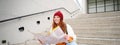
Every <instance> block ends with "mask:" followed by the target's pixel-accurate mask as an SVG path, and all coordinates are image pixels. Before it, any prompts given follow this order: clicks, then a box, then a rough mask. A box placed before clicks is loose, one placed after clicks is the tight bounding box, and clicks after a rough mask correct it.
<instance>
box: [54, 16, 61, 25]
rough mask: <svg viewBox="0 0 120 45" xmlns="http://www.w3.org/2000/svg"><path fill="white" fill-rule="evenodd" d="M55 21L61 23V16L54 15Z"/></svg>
mask: <svg viewBox="0 0 120 45" xmlns="http://www.w3.org/2000/svg"><path fill="white" fill-rule="evenodd" d="M53 21H54V22H55V23H56V24H59V22H60V17H59V16H54V18H53Z"/></svg>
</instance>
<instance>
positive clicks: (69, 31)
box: [67, 24, 76, 41]
mask: <svg viewBox="0 0 120 45" xmlns="http://www.w3.org/2000/svg"><path fill="white" fill-rule="evenodd" d="M67 32H68V35H69V36H71V37H73V41H76V35H75V33H74V31H73V29H72V27H71V26H70V25H68V24H67Z"/></svg>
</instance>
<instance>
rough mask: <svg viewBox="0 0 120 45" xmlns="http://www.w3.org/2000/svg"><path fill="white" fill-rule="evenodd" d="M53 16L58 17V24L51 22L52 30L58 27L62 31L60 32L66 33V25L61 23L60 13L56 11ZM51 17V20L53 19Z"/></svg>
mask: <svg viewBox="0 0 120 45" xmlns="http://www.w3.org/2000/svg"><path fill="white" fill-rule="evenodd" d="M55 16H59V17H60V22H59V24H56V23H55V22H54V20H53V24H52V29H54V28H55V27H57V26H60V28H61V29H62V31H63V32H64V33H66V30H67V27H66V24H65V23H64V22H63V14H62V13H61V12H60V11H57V12H56V13H55V14H54V17H55ZM54 17H53V19H54Z"/></svg>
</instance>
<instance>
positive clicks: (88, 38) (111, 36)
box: [65, 12, 120, 45]
mask: <svg viewBox="0 0 120 45" xmlns="http://www.w3.org/2000/svg"><path fill="white" fill-rule="evenodd" d="M119 14H120V12H107V13H97V14H80V15H79V16H78V17H77V18H74V19H68V20H65V22H66V23H68V24H70V25H71V26H72V28H73V30H74V32H75V33H76V35H77V43H78V45H119V44H120V15H119Z"/></svg>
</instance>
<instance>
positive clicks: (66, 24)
mask: <svg viewBox="0 0 120 45" xmlns="http://www.w3.org/2000/svg"><path fill="white" fill-rule="evenodd" d="M65 25H66V34H68V31H67V24H65Z"/></svg>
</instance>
